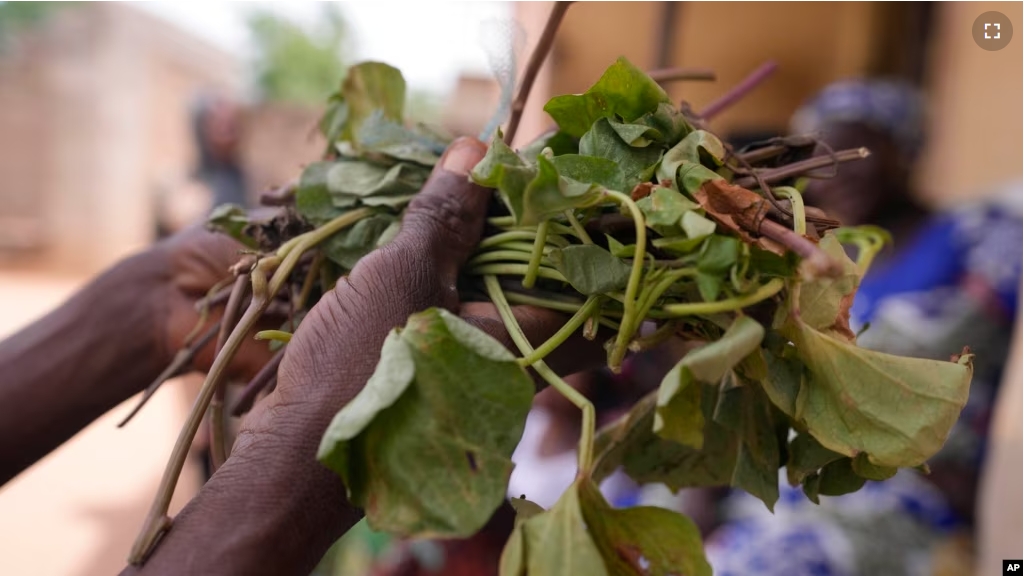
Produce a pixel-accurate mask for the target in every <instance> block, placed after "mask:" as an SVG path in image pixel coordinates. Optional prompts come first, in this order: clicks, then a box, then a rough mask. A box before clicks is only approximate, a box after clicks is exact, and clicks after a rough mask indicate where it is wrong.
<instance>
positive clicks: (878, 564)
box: [709, 80, 1024, 576]
mask: <svg viewBox="0 0 1024 576" xmlns="http://www.w3.org/2000/svg"><path fill="white" fill-rule="evenodd" d="M924 121H925V116H924V101H923V98H922V96H921V94H920V93H919V92H918V91H917V90H916V89H914V88H913V87H912V86H910V85H908V84H906V83H904V82H897V81H888V80H849V81H844V82H839V83H835V84H832V85H830V86H828V87H826V88H825V89H824V90H823V91H822V92H821V93H819V94H818V95H817V96H816V97H814V98H813V99H812V100H811V101H810V102H809V103H807V104H806V105H805V106H804V107H802V108H801V109H800V110H798V111H797V113H796V114H795V115H794V117H793V123H792V126H793V131H794V132H795V133H798V134H809V133H814V134H817V135H819V136H820V137H821V139H822V143H823V147H830V148H831V149H833V150H840V149H847V148H857V147H861V146H863V147H867V148H869V149H870V150H871V152H872V154H871V156H870V157H869V158H867V159H866V160H864V161H861V162H855V163H852V164H851V165H850V166H847V167H843V169H841V170H840V171H839V174H838V176H836V177H834V178H830V179H824V180H812V181H811V182H810V184H809V185H808V186H807V189H806V194H805V198H806V200H807V202H808V203H809V204H811V205H814V206H817V207H819V208H823V209H824V210H825V211H826V212H828V213H829V214H830V215H833V216H835V217H837V218H839V219H840V220H841V221H842V222H843V224H845V225H860V224H875V225H879V226H882V227H884V228H886V229H887V230H889V231H891V232H892V234H893V238H894V241H895V248H890V249H888V250H886V251H884V252H883V253H882V254H881V255H880V256H879V258H877V259H876V260H875V263H874V264H873V267H872V268H871V270H870V271H869V272H868V274H867V275H866V276H865V278H864V279H863V281H862V283H861V286H860V288H859V290H858V293H857V296H856V299H855V300H854V303H853V307H852V310H851V327H852V328H853V330H854V331H855V332H859V331H860V330H864V332H863V333H862V334H861V335H860V336H859V337H858V339H857V342H858V344H859V345H860V346H863V347H866V348H872V349H876V350H880V351H884V352H889V353H894V354H899V355H903V356H913V357H921V358H935V359H945V358H949V357H950V356H951V355H953V354H957V353H959V352H960V349H961V347H962V346H963V345H964V344H965V343H967V344H970V346H971V348H972V350H973V351H974V352H975V353H976V354H977V356H976V360H975V373H974V379H973V380H972V383H971V392H970V398H969V400H968V403H967V406H966V407H965V409H964V411H963V413H962V414H961V417H960V420H959V422H958V423H957V425H956V426H955V428H954V429H953V432H952V433H951V435H950V437H949V439H948V440H947V442H946V445H945V446H944V448H943V450H942V451H941V452H940V453H939V454H938V455H936V457H934V458H933V459H932V460H931V461H930V462H929V466H930V468H931V473H930V474H928V475H922V474H919V473H916V472H912V471H901V472H900V473H899V474H897V475H896V477H894V478H892V479H890V480H887V481H885V482H868V483H867V485H866V486H865V487H864V488H863V489H862V490H861V491H860V492H856V493H853V494H848V495H846V496H841V497H836V498H822V504H821V505H820V506H818V505H815V504H813V503H811V502H810V501H809V500H807V498H805V497H804V496H803V494H802V493H801V490H800V489H799V488H790V487H788V486H787V487H785V488H784V490H783V493H782V496H781V498H780V501H779V503H778V504H777V505H776V509H775V515H774V516H773V515H772V514H770V513H768V511H767V510H766V509H765V508H764V506H763V504H761V502H759V501H757V500H756V499H754V498H752V497H750V496H749V495H746V494H740V493H733V494H730V496H729V497H728V498H726V499H725V501H724V502H723V503H722V506H723V512H724V515H725V518H726V520H725V522H724V525H723V526H722V527H721V528H719V529H718V530H717V531H716V532H715V533H714V534H712V536H711V538H710V541H709V542H710V545H709V552H710V554H711V559H712V564H713V565H714V566H715V567H716V574H720V575H722V576H731V575H734V574H736V575H739V574H747V573H750V571H751V570H753V569H754V567H756V571H757V573H759V574H765V575H772V574H779V575H782V574H786V575H802V574H807V575H811V574H815V575H851V576H852V575H865V576H867V575H871V574H910V575H921V576H924V575H932V576H935V575H940V574H949V575H953V574H964V573H967V572H969V571H970V570H971V568H972V563H973V551H972V545H973V541H972V533H973V529H974V527H975V506H976V504H977V495H978V491H977V488H978V480H979V476H980V472H981V468H982V464H983V461H984V457H985V454H986V448H987V443H986V439H987V436H988V432H989V428H990V414H991V413H992V411H993V406H994V401H995V398H996V393H997V390H998V386H999V384H1000V382H1001V380H1002V374H1003V371H1004V367H1005V363H1006V359H1007V353H1008V351H1009V346H1010V342H1011V339H1012V335H1013V330H1014V325H1015V323H1016V319H1017V318H1018V317H1019V315H1020V313H1019V288H1020V284H1021V259H1022V253H1021V245H1022V243H1024V238H1022V221H1021V210H1022V206H1021V202H1022V200H1021V198H1022V188H1021V183H1020V182H1008V183H1007V184H1006V185H1005V186H1003V187H1001V189H998V190H995V191H993V193H992V194H991V196H990V198H989V199H987V200H984V201H975V202H960V203H958V205H957V206H955V207H953V208H951V209H948V210H944V211H938V212H933V211H931V210H929V209H927V208H926V207H925V206H923V205H922V204H921V202H920V200H919V197H918V196H917V195H916V194H915V192H914V189H913V185H912V183H911V174H912V173H913V167H914V163H915V161H916V160H917V158H918V155H919V152H920V150H921V149H922V145H923V144H924ZM818 153H819V154H822V153H826V150H824V149H819V150H818ZM783 483H784V479H783Z"/></svg>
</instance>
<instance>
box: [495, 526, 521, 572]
mask: <svg viewBox="0 0 1024 576" xmlns="http://www.w3.org/2000/svg"><path fill="white" fill-rule="evenodd" d="M498 574H499V576H524V575H525V574H526V533H525V531H524V529H523V524H522V523H521V522H520V521H519V518H518V517H517V518H516V523H515V527H514V528H513V529H512V534H510V535H509V537H508V541H507V542H505V547H504V548H503V549H502V550H501V558H500V559H499V560H498Z"/></svg>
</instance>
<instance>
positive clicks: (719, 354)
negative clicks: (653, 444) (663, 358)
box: [654, 316, 764, 449]
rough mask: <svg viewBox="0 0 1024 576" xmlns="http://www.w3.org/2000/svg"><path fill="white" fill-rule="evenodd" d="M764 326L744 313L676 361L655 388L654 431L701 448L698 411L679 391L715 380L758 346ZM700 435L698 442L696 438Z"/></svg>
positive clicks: (670, 438)
mask: <svg viewBox="0 0 1024 576" xmlns="http://www.w3.org/2000/svg"><path fill="white" fill-rule="evenodd" d="M763 338H764V328H762V327H761V325H760V324H758V323H757V321H756V320H753V319H752V318H750V317H747V316H741V317H739V318H737V319H736V320H735V321H733V323H732V325H731V326H729V329H728V330H726V331H725V333H724V334H722V337H721V338H719V339H718V340H716V341H714V342H711V343H710V344H707V345H705V346H702V347H700V348H697V349H696V350H693V351H691V352H690V353H688V354H687V355H686V356H684V357H683V359H682V360H680V361H679V363H678V364H676V365H675V367H673V368H672V370H670V371H669V373H668V374H666V375H665V378H664V379H663V380H662V381H661V386H660V387H659V388H658V403H657V406H658V408H657V414H656V416H655V419H654V431H655V432H656V433H658V435H660V436H662V437H663V438H666V439H668V440H674V441H676V442H678V443H680V444H684V445H687V446H692V447H694V448H698V449H699V448H701V447H702V446H703V438H702V437H701V430H702V429H703V425H702V424H703V423H702V422H700V413H699V412H698V411H697V410H696V407H695V405H694V402H693V398H692V397H691V396H688V395H686V394H682V393H683V392H684V391H685V390H686V389H687V388H695V387H696V386H697V385H698V384H699V383H700V382H705V383H709V384H713V383H717V382H718V381H719V380H721V379H722V378H723V377H724V376H725V375H726V373H727V372H728V371H729V370H731V369H732V368H733V367H735V366H736V365H737V364H739V363H740V362H741V361H742V360H743V359H744V358H745V357H746V356H747V355H749V354H750V353H752V352H754V351H755V350H757V349H758V346H760V344H761V340H762V339H763ZM698 438H699V441H695V440H696V439H698Z"/></svg>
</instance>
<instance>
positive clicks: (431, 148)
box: [357, 110, 449, 166]
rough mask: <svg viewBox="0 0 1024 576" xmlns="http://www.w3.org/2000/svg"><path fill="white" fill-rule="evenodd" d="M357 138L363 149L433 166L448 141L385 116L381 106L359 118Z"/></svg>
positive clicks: (396, 158)
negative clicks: (361, 119) (366, 115)
mask: <svg viewBox="0 0 1024 576" xmlns="http://www.w3.org/2000/svg"><path fill="white" fill-rule="evenodd" d="M357 140H358V141H359V143H360V147H361V148H362V151H363V152H364V153H365V152H372V153H377V154H383V155H385V156H389V157H390V158H393V159H395V160H400V161H406V162H414V163H416V164H420V165H423V166H434V164H436V163H437V161H438V160H440V159H441V154H442V153H443V152H444V149H445V148H446V147H447V145H448V144H449V142H446V141H443V140H441V139H438V138H437V137H435V136H433V135H431V134H424V133H423V132H422V131H419V130H415V129H409V128H406V127H405V126H402V125H401V124H399V123H398V122H395V121H392V120H388V119H387V118H385V117H384V113H383V111H382V110H374V111H373V113H372V114H370V116H369V117H367V118H366V119H365V120H364V121H363V123H362V126H360V128H359V132H358V135H357Z"/></svg>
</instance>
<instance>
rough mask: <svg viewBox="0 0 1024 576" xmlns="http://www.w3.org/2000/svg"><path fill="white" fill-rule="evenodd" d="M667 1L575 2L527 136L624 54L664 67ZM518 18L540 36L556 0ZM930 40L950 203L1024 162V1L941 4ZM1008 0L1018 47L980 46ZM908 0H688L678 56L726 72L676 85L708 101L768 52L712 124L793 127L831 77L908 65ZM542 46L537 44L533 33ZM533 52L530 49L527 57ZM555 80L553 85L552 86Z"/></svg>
mask: <svg viewBox="0 0 1024 576" xmlns="http://www.w3.org/2000/svg"><path fill="white" fill-rule="evenodd" d="M662 4H663V3H660V2H600V3H579V4H576V5H574V6H573V7H572V8H571V9H570V10H569V12H568V15H567V16H566V19H565V21H564V22H563V25H562V29H561V30H560V32H559V36H558V40H557V42H556V45H555V48H554V51H553V53H552V57H551V66H550V70H549V71H548V72H547V75H546V76H543V75H542V78H541V79H540V80H539V81H538V85H537V87H536V88H535V93H534V95H533V97H532V98H531V101H530V104H529V106H528V115H531V121H530V122H529V123H525V122H524V127H523V132H524V133H523V134H522V138H521V139H520V142H523V141H525V140H528V136H533V135H536V134H539V133H540V132H541V131H543V129H544V128H546V127H547V126H549V125H550V120H549V119H547V118H546V117H545V116H544V115H543V113H542V112H541V111H540V108H541V107H542V106H543V103H544V101H545V100H546V99H547V98H549V97H550V96H551V95H554V94H564V93H574V92H576V93H578V92H582V91H583V90H585V89H586V88H587V87H588V86H590V85H591V84H592V83H593V82H594V81H595V80H597V78H598V77H599V76H600V75H601V72H602V71H603V70H604V69H605V68H606V67H607V66H608V65H609V64H610V63H611V62H612V61H614V60H615V58H617V57H618V56H626V57H627V58H629V59H630V60H631V61H632V62H633V63H634V64H636V65H638V66H640V67H643V68H652V67H654V66H655V65H656V62H655V54H656V49H655V42H656V36H657V30H658V29H659V27H660V22H661V17H662V14H663V10H664V7H663V5H662ZM516 8H517V19H518V20H519V21H520V22H521V23H522V24H523V25H524V27H525V28H526V30H527V36H528V38H529V39H530V40H531V41H535V40H536V38H537V37H538V36H539V35H540V30H541V28H542V27H543V23H544V20H545V18H544V14H546V13H547V11H548V10H549V9H550V3H528V4H517V7H516ZM934 9H935V18H934V24H933V28H932V31H931V34H932V37H931V41H930V42H929V45H928V47H927V53H926V60H927V69H926V78H925V81H926V87H927V88H928V90H929V97H930V99H931V104H932V108H931V112H932V114H931V125H930V132H931V135H932V141H931V144H930V146H929V147H928V149H927V150H926V152H925V156H924V159H923V162H922V164H921V175H920V178H919V180H920V184H921V185H920V188H921V190H922V194H923V196H924V197H925V199H926V200H928V201H929V202H931V203H934V204H940V205H941V204H948V203H950V202H954V201H956V199H958V198H963V197H968V196H977V195H979V194H984V193H987V192H989V191H990V187H991V186H992V185H995V184H998V183H1001V182H1004V181H1005V180H1006V179H1007V178H1012V177H1014V176H1016V177H1017V178H1019V177H1020V174H1021V172H1022V164H1021V157H1022V152H1024V151H1022V148H1021V141H1022V133H1021V125H1022V117H1021V103H1022V89H1021V86H1022V83H1024V79H1022V73H1021V70H1022V61H1021V58H1022V50H1021V48H1020V44H1019V42H1020V40H1019V39H1018V38H1021V37H1022V35H1024V22H1022V21H1021V12H1022V8H1021V4H1020V3H1016V4H1013V3H998V2H981V3H974V2H947V3H937V4H936V5H935V8H934ZM987 10H999V11H1002V12H1003V13H1005V14H1006V15H1007V16H1009V17H1010V19H1011V20H1012V21H1013V22H1014V23H1015V24H1016V26H1015V28H1016V30H1017V34H1018V37H1017V38H1015V39H1014V41H1013V43H1012V44H1011V45H1010V46H1009V47H1008V48H1006V49H1004V50H1002V51H999V52H986V51H984V50H981V49H980V48H978V47H977V45H975V44H974V42H973V40H972V38H971V24H972V23H973V22H974V19H975V18H976V17H977V16H978V15H979V14H981V13H982V12H985V11H987ZM905 17H906V16H905V15H903V14H902V13H901V12H900V10H899V6H898V5H894V4H888V3H881V2H803V3H795V2H686V3H682V4H680V5H678V7H677V9H676V15H675V29H674V34H673V39H672V45H671V50H670V53H671V55H672V58H671V62H670V64H671V65H673V66H684V67H708V68H712V69H714V70H715V71H716V72H717V74H718V80H717V81H716V82H689V83H681V84H674V85H672V86H670V87H669V92H670V94H671V95H672V96H673V98H676V99H685V100H687V101H688V102H690V103H691V104H693V106H694V108H695V109H697V110H700V109H701V108H702V107H703V106H705V105H706V104H708V103H709V102H711V101H712V100H713V99H714V98H716V97H717V96H719V95H720V94H722V93H723V92H724V91H725V90H727V89H728V88H729V87H731V86H733V85H734V84H736V83H737V82H739V81H740V80H742V79H743V78H744V77H745V76H746V75H747V74H748V73H749V72H750V71H752V70H754V69H755V68H756V67H757V66H759V65H760V64H761V63H763V62H765V61H767V60H776V61H777V62H778V63H779V69H778V71H777V72H776V74H775V75H774V76H773V77H772V78H770V79H769V80H768V81H767V82H765V83H764V84H762V85H761V86H760V87H759V88H757V90H756V92H754V93H752V95H751V97H749V98H747V99H745V100H743V101H741V102H739V103H738V104H736V105H735V106H734V107H732V108H731V109H729V110H728V111H726V112H724V113H723V114H721V115H720V116H719V117H717V118H716V119H715V120H714V122H713V123H712V128H713V129H715V130H716V131H718V132H720V133H728V132H729V131H731V130H734V129H739V128H743V129H768V130H784V129H785V128H786V126H787V124H788V120H789V117H790V116H791V115H792V113H793V112H794V111H795V110H796V109H797V108H798V107H799V106H800V104H801V103H802V102H803V101H804V100H805V99H806V98H808V97H810V96H812V95H813V94H814V93H815V92H816V91H818V90H819V89H821V88H822V87H824V86H825V85H827V84H828V83H830V82H832V81H835V80H838V79H841V78H845V77H851V76H862V75H865V74H868V73H871V72H885V71H887V70H892V69H898V68H900V67H901V66H905V65H906V62H905V58H901V57H898V56H896V55H894V53H893V52H892V50H893V46H894V44H895V43H896V42H898V40H894V39H893V38H894V36H893V34H894V33H896V32H898V31H899V29H900V28H901V27H907V26H910V24H908V23H906V22H904V21H903V20H902V19H904V18H905ZM531 45H532V42H531ZM524 59H525V58H524ZM545 87H548V88H549V89H548V90H545Z"/></svg>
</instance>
